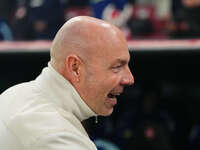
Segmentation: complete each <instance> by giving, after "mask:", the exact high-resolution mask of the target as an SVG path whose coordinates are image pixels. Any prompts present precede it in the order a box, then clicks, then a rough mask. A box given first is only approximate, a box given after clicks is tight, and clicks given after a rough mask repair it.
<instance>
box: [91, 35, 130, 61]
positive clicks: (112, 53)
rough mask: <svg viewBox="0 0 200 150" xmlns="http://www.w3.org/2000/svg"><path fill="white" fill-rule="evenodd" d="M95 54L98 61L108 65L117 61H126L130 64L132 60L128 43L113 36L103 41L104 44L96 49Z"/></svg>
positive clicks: (100, 44)
mask: <svg viewBox="0 0 200 150" xmlns="http://www.w3.org/2000/svg"><path fill="white" fill-rule="evenodd" d="M116 36H117V34H116ZM95 52H96V53H95V56H96V59H98V60H99V61H103V62H107V63H113V62H117V61H124V62H127V63H128V62H129V60H130V56H129V51H128V46H127V42H126V40H125V39H124V38H122V37H120V36H119V37H113V36H112V37H110V38H107V39H104V40H102V42H101V43H99V44H98V46H97V47H96V50H95Z"/></svg>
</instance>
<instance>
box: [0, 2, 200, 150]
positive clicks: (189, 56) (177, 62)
mask: <svg viewBox="0 0 200 150" xmlns="http://www.w3.org/2000/svg"><path fill="white" fill-rule="evenodd" d="M79 15H86V16H93V17H96V18H101V19H104V20H107V21H108V22H111V23H113V24H115V25H116V26H118V27H119V28H120V29H121V30H122V31H123V33H124V35H125V37H126V39H127V41H128V45H129V48H130V55H131V61H130V68H131V71H132V73H133V74H134V76H135V84H134V85H133V86H131V87H127V88H126V89H125V92H124V94H122V95H121V96H119V98H118V104H117V106H116V108H115V110H114V113H113V114H112V115H111V116H110V117H98V123H95V119H94V118H91V119H89V120H87V121H85V122H83V124H84V125H85V127H86V129H87V130H88V133H89V135H90V137H91V139H92V140H94V142H95V144H96V145H97V147H98V150H180V149H181V150H199V149H200V117H199V116H200V115H199V114H200V109H199V108H200V107H199V106H200V79H199V77H200V73H199V71H198V68H199V67H198V66H200V20H199V18H200V0H0V68H1V71H0V92H3V91H4V90H5V89H7V88H8V87H10V86H12V85H14V84H17V83H20V82H24V81H29V80H33V79H34V78H35V77H36V76H37V75H39V74H40V72H41V70H42V68H43V67H45V66H46V65H47V62H48V61H49V48H50V45H51V40H52V39H53V38H54V36H55V34H56V32H57V31H58V29H59V28H60V27H61V26H62V24H63V23H64V22H65V21H67V20H68V19H70V18H72V17H75V16H79Z"/></svg>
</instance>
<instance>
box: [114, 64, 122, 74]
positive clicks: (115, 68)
mask: <svg viewBox="0 0 200 150" xmlns="http://www.w3.org/2000/svg"><path fill="white" fill-rule="evenodd" d="M121 68H122V65H121V64H119V65H116V66H113V67H112V71H113V72H119V71H120V70H121Z"/></svg>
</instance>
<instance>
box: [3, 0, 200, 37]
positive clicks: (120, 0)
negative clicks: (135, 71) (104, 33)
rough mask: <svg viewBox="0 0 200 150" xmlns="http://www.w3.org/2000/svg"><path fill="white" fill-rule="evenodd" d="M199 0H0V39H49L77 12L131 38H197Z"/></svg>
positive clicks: (199, 29)
mask: <svg viewBox="0 0 200 150" xmlns="http://www.w3.org/2000/svg"><path fill="white" fill-rule="evenodd" d="M199 8H200V0H84V1H83V0H1V1H0V40H52V39H53V37H54V36H55V34H56V32H57V31H58V29H59V28H60V27H61V25H62V24H63V23H64V22H65V21H67V20H68V19H69V18H71V17H74V16H77V15H88V16H94V17H97V18H102V19H104V20H107V21H109V22H111V23H113V24H115V25H117V26H118V27H120V28H121V29H122V31H123V32H124V35H125V36H126V38H127V39H128V40H131V39H144V38H145V39H149V38H150V39H174V38H182V39H183V38H185V39H186V38H198V37H199V36H200V28H199V26H200V21H199V16H200V9H199Z"/></svg>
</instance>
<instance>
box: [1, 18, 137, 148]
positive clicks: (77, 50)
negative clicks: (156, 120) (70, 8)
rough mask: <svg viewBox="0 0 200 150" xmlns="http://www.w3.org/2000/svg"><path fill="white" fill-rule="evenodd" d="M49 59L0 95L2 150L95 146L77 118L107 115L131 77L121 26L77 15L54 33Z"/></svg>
mask: <svg viewBox="0 0 200 150" xmlns="http://www.w3.org/2000/svg"><path fill="white" fill-rule="evenodd" d="M50 55H51V60H50V62H49V64H48V67H46V68H44V69H43V71H42V73H41V74H40V75H39V76H38V77H37V79H36V80H34V81H31V82H28V83H22V84H19V85H16V86H14V87H11V88H10V89H8V90H7V91H5V92H4V93H3V94H2V95H1V96H0V133H1V136H0V145H1V149H5V150H18V149H19V150H96V146H95V145H94V144H93V142H92V141H91V140H90V139H89V137H88V135H87V133H86V131H85V129H84V128H83V126H82V125H81V121H83V120H85V119H87V118H89V117H91V116H97V115H103V116H108V115H110V114H111V113H112V111H113V107H114V105H115V104H116V103H117V99H116V96H117V95H120V94H121V93H122V91H123V88H124V86H126V85H131V84H133V82H134V78H133V76H132V74H131V72H130V70H129V67H128V62H129V59H130V57H129V52H128V48H127V43H126V40H125V39H124V37H123V34H122V33H121V32H120V30H119V29H118V28H117V27H115V26H113V25H111V24H109V23H106V22H104V21H102V20H99V19H95V18H92V17H86V16H80V17H75V18H72V19H71V20H69V21H68V22H66V23H65V24H64V25H63V26H62V27H61V29H60V30H59V31H58V33H57V34H56V37H55V39H54V41H53V43H52V47H51V50H50Z"/></svg>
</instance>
